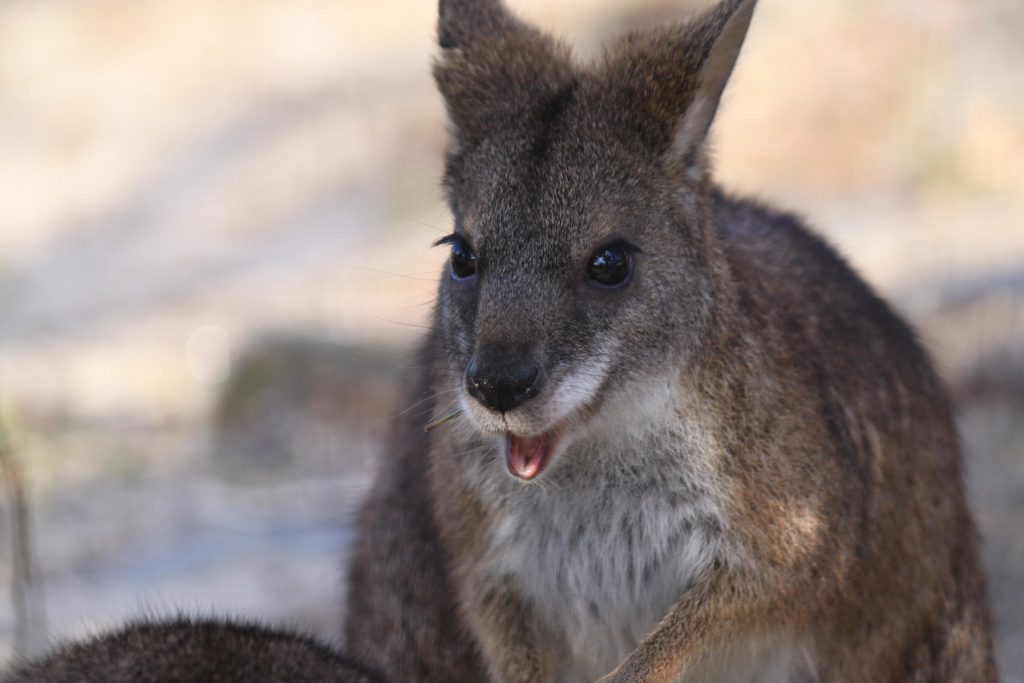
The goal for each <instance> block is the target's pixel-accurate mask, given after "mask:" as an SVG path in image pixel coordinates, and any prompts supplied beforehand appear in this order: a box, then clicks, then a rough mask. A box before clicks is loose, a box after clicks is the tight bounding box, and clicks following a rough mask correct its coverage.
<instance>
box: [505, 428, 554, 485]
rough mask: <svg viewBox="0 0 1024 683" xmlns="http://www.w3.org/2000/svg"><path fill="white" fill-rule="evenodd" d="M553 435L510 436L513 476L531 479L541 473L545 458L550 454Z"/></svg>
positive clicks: (509, 445)
mask: <svg viewBox="0 0 1024 683" xmlns="http://www.w3.org/2000/svg"><path fill="white" fill-rule="evenodd" d="M550 442H551V437H550V435H548V434H541V435H539V436H513V435H509V437H508V471H509V472H511V473H512V475H513V476H516V477H519V478H520V479H523V480H525V481H530V480H531V479H533V478H534V477H536V476H537V475H538V474H540V470H541V467H543V466H544V459H545V458H546V457H547V454H548V445H549V444H550Z"/></svg>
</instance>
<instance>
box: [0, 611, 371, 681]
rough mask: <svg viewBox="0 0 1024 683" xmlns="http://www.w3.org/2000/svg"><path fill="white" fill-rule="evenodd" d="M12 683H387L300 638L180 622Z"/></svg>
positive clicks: (82, 649)
mask: <svg viewBox="0 0 1024 683" xmlns="http://www.w3.org/2000/svg"><path fill="white" fill-rule="evenodd" d="M2 680H3V681H4V683H383V679H382V678H381V677H380V676H379V675H378V674H375V673H373V672H371V671H370V670H369V669H367V668H365V667H364V666H362V665H361V664H358V663H356V662H354V661H352V660H350V659H348V658H345V657H342V656H340V655H338V654H336V653H335V652H334V651H333V650H331V649H330V648H328V647H326V646H324V645H321V644H320V643H317V642H315V641H313V640H311V639H308V638H303V637H300V636H297V635H295V634H292V633H286V632H282V631H274V630H270V629H266V628H263V627H260V626H256V625H254V624H243V623H237V622H227V621H215V620H201V621H199V620H192V619H187V618H179V619H176V620H174V621H168V622H149V621H143V622H136V623H132V624H129V625H127V626H125V627H123V628H121V629H119V630H117V631H114V632H112V633H108V634H106V635H102V636H98V637H94V638H90V639H88V640H84V641H81V642H77V643H71V644H66V645H62V646H60V647H58V648H56V649H54V650H53V651H52V652H51V653H49V654H48V655H46V656H45V657H42V658H41V659H39V660H36V661H34V662H30V663H26V664H22V665H20V666H17V667H15V669H14V670H13V671H11V672H10V673H9V674H8V675H7V676H5V677H4V678H3V679H2Z"/></svg>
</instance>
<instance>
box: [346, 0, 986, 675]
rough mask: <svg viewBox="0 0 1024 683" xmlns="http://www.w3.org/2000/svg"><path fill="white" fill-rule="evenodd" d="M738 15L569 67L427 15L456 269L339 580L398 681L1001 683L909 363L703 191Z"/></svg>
mask: <svg viewBox="0 0 1024 683" xmlns="http://www.w3.org/2000/svg"><path fill="white" fill-rule="evenodd" d="M754 4H755V3H754V0H724V2H721V3H720V4H718V5H717V6H715V7H713V8H712V9H710V10H709V11H707V12H706V13H704V14H703V15H701V16H699V17H698V18H697V19H695V20H693V21H691V22H689V23H686V24H682V25H678V26H669V27H665V28H661V29H659V30H654V31H651V32H648V33H638V34H630V35H628V36H626V37H625V38H624V39H622V40H621V41H619V42H618V43H616V44H615V45H613V46H612V47H610V48H609V49H608V50H607V51H606V52H605V53H604V55H603V57H602V58H600V59H599V60H597V61H596V63H593V64H589V65H581V64H578V63H576V62H574V60H573V58H572V57H571V55H570V51H569V49H568V48H566V47H565V46H563V45H562V44H561V43H559V42H557V41H556V40H554V39H552V38H550V37H548V36H546V35H544V34H542V33H541V32H539V31H538V30H536V29H534V28H532V27H530V26H527V25H526V24H525V23H524V22H523V21H522V20H519V19H517V18H515V17H514V16H513V15H512V14H511V13H509V11H508V10H506V9H505V8H504V7H503V6H502V5H501V3H500V2H499V0H441V3H440V18H439V23H438V37H439V42H440V47H441V54H440V57H439V58H438V60H437V62H436V64H435V68H434V76H435V79H436V81H437V84H438V86H439V88H440V91H441V93H442V95H443V97H444V100H445V103H446V105H447V112H448V116H449V121H450V126H451V144H450V149H449V152H448V155H447V165H446V172H445V180H444V187H445V190H446V193H447V197H448V200H449V203H450V206H451V210H452V213H453V216H454V231H453V232H452V234H451V235H450V236H448V237H445V238H444V239H442V240H440V242H441V243H443V244H444V245H447V246H448V248H450V250H451V255H450V259H449V261H448V263H447V264H446V266H445V267H444V270H443V273H442V276H441V283H440V287H439V292H438V300H437V305H436V310H435V313H434V318H433V325H432V327H431V330H430V332H429V334H428V335H427V338H426V340H425V342H424V344H423V348H422V351H421V354H420V366H421V368H422V369H421V371H420V374H419V378H418V382H417V383H416V385H415V391H413V392H411V393H410V395H409V396H408V399H407V410H406V411H405V412H404V414H403V417H402V418H401V424H400V426H399V428H398V430H397V433H396V437H395V440H394V442H393V443H392V445H391V449H390V451H391V452H390V453H388V457H387V458H386V459H385V460H384V461H383V462H382V463H381V469H380V472H379V474H378V478H377V480H376V483H375V486H374V487H373V489H372V491H371V493H370V494H369V497H368V499H367V501H366V503H365V506H364V509H363V510H362V514H361V519H360V527H359V535H358V540H357V543H356V549H355V552H354V556H353V564H352V568H351V574H350V577H351V578H350V597H349V603H348V610H349V613H348V623H347V642H348V647H349V648H350V649H351V650H352V651H353V652H354V653H356V654H357V655H360V656H362V657H365V658H366V660H367V661H369V662H370V663H371V664H373V665H374V666H378V667H380V668H381V669H382V670H383V671H384V672H385V673H386V675H388V676H389V677H391V678H393V679H394V680H396V681H397V680H400V681H431V682H432V683H437V682H439V681H460V682H462V681H493V682H495V683H528V682H538V681H540V682H547V681H561V682H577V681H580V682H590V681H595V680H598V679H600V680H601V681H603V682H610V681H614V682H616V683H623V682H625V681H632V682H641V681H642V682H644V683H668V682H671V681H678V680H684V681H730V682H732V681H743V680H758V681H765V680H789V681H792V680H816V681H851V682H853V681H856V682H860V681H872V682H873V683H874V682H882V681H993V680H995V679H996V673H995V665H994V662H993V655H992V644H991V627H990V623H989V616H988V611H987V605H986V595H985V582H984V577H983V573H982V569H981V567H980V564H979V559H978V549H977V545H978V540H977V533H976V531H975V528H974V525H973V522H972V519H971V516H970V514H969V512H968V509H967V504H966V502H965V494H964V486H963V482H962V472H961V469H962V466H961V458H960V453H959V447H958V443H957V435H956V432H955V430H954V425H953V420H952V418H951V410H950V402H949V399H948V398H947V395H946V390H945V388H944V387H943V385H942V382H941V381H940V380H939V378H938V377H937V376H936V373H935V372H934V371H933V369H932V366H931V363H930V362H929V359H928V357H927V354H926V353H925V352H924V351H923V350H922V348H921V346H920V345H919V343H918V342H917V341H916V339H915V336H914V333H913V332H912V331H911V330H910V329H909V327H908V326H907V324H906V323H904V322H903V321H902V320H900V318H899V317H897V315H896V314H894V313H893V312H892V310H891V309H890V308H889V306H887V305H886V303H885V302H883V301H882V300H881V299H880V298H879V297H878V296H877V295H876V294H874V293H873V292H872V290H871V289H870V288H869V287H868V286H867V285H866V284H865V283H864V282H863V281H861V280H860V279H859V278H858V276H857V275H856V274H855V273H854V272H853V271H852V270H851V268H850V267H849V266H847V265H846V264H845V263H844V262H843V260H842V259H841V258H840V257H839V256H837V255H836V253H835V252H834V251H833V250H832V249H831V248H830V247H829V246H828V245H827V244H825V242H824V241H823V240H822V239H820V238H819V237H817V236H815V235H814V234H812V233H811V232H810V231H809V230H808V229H807V228H805V227H804V225H803V224H802V222H801V220H800V219H799V218H797V217H796V216H793V215H791V214H787V213H782V212H779V211H776V210H774V209H771V208H768V207H766V206H763V205H761V204H758V203H755V202H752V201H749V200H745V199H740V198H735V197H731V196H729V195H727V194H726V193H724V192H723V191H722V190H721V189H719V188H718V186H716V185H715V184H714V182H713V181H712V180H711V177H710V173H709V158H708V154H707V152H706V137H707V134H708V129H709V127H710V126H711V124H712V120H713V118H714V115H715V112H716V110H717V108H718V104H719V100H720V97H721V95H722V91H723V89H724V88H725V85H726V81H727V80H728V77H729V75H730V72H731V71H732V69H733V66H734V64H735V62H736V60H737V57H738V55H739V52H740V47H741V45H742V43H743V39H744V36H745V34H746V32H747V27H748V24H749V22H750V20H751V16H752V14H753V12H754ZM442 418H449V419H442ZM430 422H435V423H436V425H437V426H436V428H433V429H432V430H431V431H430V432H429V433H425V432H424V425H425V424H427V423H430ZM442 422H444V424H443V425H442V424H440V423H442ZM431 426H432V427H433V426H435V425H431Z"/></svg>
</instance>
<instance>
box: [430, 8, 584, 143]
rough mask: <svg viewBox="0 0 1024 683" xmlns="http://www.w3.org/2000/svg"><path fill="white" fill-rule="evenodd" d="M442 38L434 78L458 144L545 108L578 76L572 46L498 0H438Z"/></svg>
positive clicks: (479, 137)
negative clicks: (575, 74) (573, 64)
mask: <svg viewBox="0 0 1024 683" xmlns="http://www.w3.org/2000/svg"><path fill="white" fill-rule="evenodd" d="M437 39H438V44H439V45H440V46H441V48H442V50H441V55H440V57H439V58H438V59H437V61H436V62H435V64H434V79H435V81H436V82H437V86H438V89H439V90H440V91H441V94H442V95H443V96H444V98H445V103H446V105H447V109H448V118H449V120H450V123H451V127H452V130H453V136H454V138H455V139H454V142H455V143H456V145H457V146H463V145H467V144H473V143H475V142H477V141H479V140H480V139H482V138H483V137H485V136H486V135H487V134H488V133H490V132H492V131H495V130H499V129H501V128H502V127H504V126H507V125H509V124H510V123H512V122H514V121H516V120H517V119H521V118H523V117H525V116H528V115H529V114H530V112H532V111H536V110H538V109H542V108H543V107H544V106H545V105H546V104H547V103H549V102H551V101H552V100H554V99H557V98H558V97H559V96H560V94H562V93H563V92H564V91H565V89H566V87H567V85H569V84H571V83H572V81H573V79H574V75H573V68H572V60H571V57H570V54H569V50H568V48H566V47H565V46H563V45H561V44H559V43H558V42H557V41H555V40H554V39H552V38H550V37H549V36H546V35H544V34H543V33H541V32H540V31H538V30H537V29H535V28H533V27H532V26H529V25H527V24H526V23H524V22H523V21H521V20H519V19H518V18H516V17H514V16H513V15H512V14H511V13H509V11H508V10H507V9H506V8H505V7H504V5H503V4H502V3H501V1H500V0H440V2H439V5H438V21H437Z"/></svg>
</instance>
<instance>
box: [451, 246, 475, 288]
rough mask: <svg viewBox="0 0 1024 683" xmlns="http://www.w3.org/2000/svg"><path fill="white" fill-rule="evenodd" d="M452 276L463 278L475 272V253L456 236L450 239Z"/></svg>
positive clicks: (471, 275) (458, 278) (457, 278)
mask: <svg viewBox="0 0 1024 683" xmlns="http://www.w3.org/2000/svg"><path fill="white" fill-rule="evenodd" d="M451 264H452V277H453V278H455V279H456V280H465V279H466V278H469V277H473V275H475V274H476V255H475V254H473V249H472V248H471V247H470V246H469V245H468V244H466V242H465V241H464V240H462V239H460V238H458V237H456V238H455V239H454V240H453V241H452V255H451Z"/></svg>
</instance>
